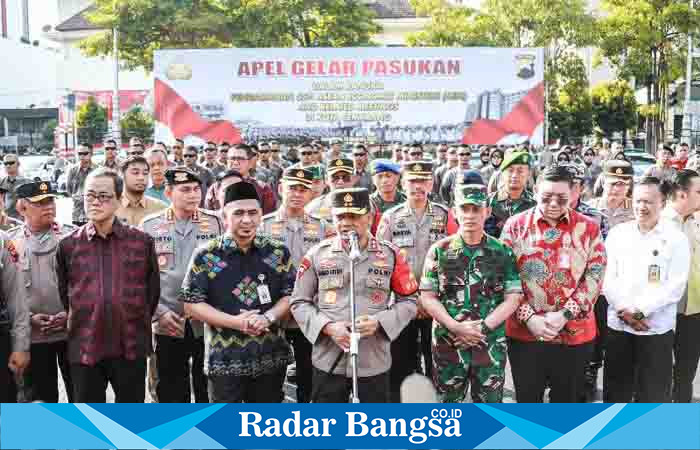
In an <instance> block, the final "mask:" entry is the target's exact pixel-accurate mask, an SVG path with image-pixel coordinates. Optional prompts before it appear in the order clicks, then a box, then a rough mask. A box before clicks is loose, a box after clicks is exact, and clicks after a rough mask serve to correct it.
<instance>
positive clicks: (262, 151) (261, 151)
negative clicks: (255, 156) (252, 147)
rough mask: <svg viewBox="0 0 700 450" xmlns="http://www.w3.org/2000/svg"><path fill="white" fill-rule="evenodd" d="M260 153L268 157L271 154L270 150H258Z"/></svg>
mask: <svg viewBox="0 0 700 450" xmlns="http://www.w3.org/2000/svg"><path fill="white" fill-rule="evenodd" d="M258 153H259V154H261V155H267V154H268V153H270V150H258Z"/></svg>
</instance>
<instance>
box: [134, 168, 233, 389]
mask: <svg viewBox="0 0 700 450" xmlns="http://www.w3.org/2000/svg"><path fill="white" fill-rule="evenodd" d="M165 179H166V188H165V194H166V195H167V196H168V198H170V200H171V206H170V207H169V208H168V209H166V210H165V211H162V212H160V213H158V214H155V215H151V216H148V217H146V218H145V219H144V220H143V222H142V223H141V229H142V230H143V231H144V232H145V233H147V234H149V235H150V236H152V237H153V239H154V241H155V250H156V255H157V257H158V267H159V269H160V286H161V290H160V300H159V302H158V308H156V312H155V314H154V315H153V331H154V333H155V342H156V349H155V355H156V359H157V361H158V362H157V366H158V368H157V375H158V379H157V382H156V383H155V385H156V391H157V396H158V401H159V402H161V403H189V402H190V395H191V394H190V393H191V390H190V377H191V381H192V383H191V385H192V386H193V387H194V398H195V402H196V403H206V402H207V401H208V396H207V386H206V379H205V377H204V372H203V365H204V340H203V335H204V331H203V329H202V324H201V323H199V322H196V321H192V320H189V319H187V318H186V317H185V315H184V306H183V304H182V302H181V301H180V299H179V298H178V295H179V292H180V288H181V287H182V281H183V280H184V278H185V274H186V272H187V268H188V264H189V262H190V258H191V256H192V253H193V252H194V251H195V249H196V248H197V247H199V246H202V245H205V244H206V243H207V242H209V241H210V240H212V239H215V238H216V237H218V236H220V235H221V234H222V232H223V227H222V225H221V221H220V220H219V218H218V217H217V216H216V215H214V214H212V213H211V212H210V211H207V210H204V209H201V208H199V205H200V202H201V198H202V181H201V179H200V178H199V177H198V176H197V174H196V173H194V172H192V171H190V170H189V169H187V168H186V167H184V166H182V167H176V168H173V169H169V170H168V171H166V172H165Z"/></svg>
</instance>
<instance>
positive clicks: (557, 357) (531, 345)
mask: <svg viewBox="0 0 700 450" xmlns="http://www.w3.org/2000/svg"><path fill="white" fill-rule="evenodd" d="M592 352H593V343H592V342H589V343H586V344H581V345H563V344H550V343H547V342H522V341H517V340H515V339H508V358H509V359H510V366H511V371H512V373H513V384H514V385H515V398H516V400H517V401H518V403H542V401H543V398H544V390H545V387H546V385H547V382H549V385H550V388H551V389H550V391H549V401H550V402H551V403H576V402H578V401H579V399H580V396H581V392H582V391H583V388H584V374H583V372H584V368H585V367H586V366H587V365H588V363H589V362H590V360H591V354H592Z"/></svg>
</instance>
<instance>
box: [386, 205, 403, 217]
mask: <svg viewBox="0 0 700 450" xmlns="http://www.w3.org/2000/svg"><path fill="white" fill-rule="evenodd" d="M404 206H406V203H399V204H398V205H394V206H392V207H391V208H389V209H387V210H386V211H384V212H383V213H382V215H383V216H388V215H391V214H394V213H395V212H397V211H398V210H399V209H401V208H403V207H404Z"/></svg>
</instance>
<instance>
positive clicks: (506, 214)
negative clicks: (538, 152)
mask: <svg viewBox="0 0 700 450" xmlns="http://www.w3.org/2000/svg"><path fill="white" fill-rule="evenodd" d="M530 158H531V156H530V154H529V153H527V152H514V153H511V154H509V155H508V156H506V158H505V159H504V160H503V163H501V167H500V169H499V170H500V171H501V172H502V177H503V179H504V181H505V185H504V186H503V187H502V188H501V189H499V190H498V191H496V192H494V193H493V194H491V196H490V197H489V203H488V205H489V208H490V209H491V216H490V217H489V218H488V220H486V225H484V231H485V232H486V234H488V235H490V236H493V237H495V238H498V237H499V236H500V235H501V231H502V230H503V225H505V223H506V220H508V219H509V218H510V217H512V216H514V215H516V214H518V213H521V212H523V211H525V210H528V209H530V208H532V207H533V206H535V205H536V203H537V202H536V201H535V199H534V197H533V196H532V193H531V192H530V191H528V190H527V188H526V186H527V180H528V177H529V176H530ZM484 181H486V180H484Z"/></svg>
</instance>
